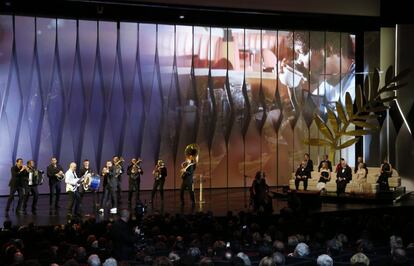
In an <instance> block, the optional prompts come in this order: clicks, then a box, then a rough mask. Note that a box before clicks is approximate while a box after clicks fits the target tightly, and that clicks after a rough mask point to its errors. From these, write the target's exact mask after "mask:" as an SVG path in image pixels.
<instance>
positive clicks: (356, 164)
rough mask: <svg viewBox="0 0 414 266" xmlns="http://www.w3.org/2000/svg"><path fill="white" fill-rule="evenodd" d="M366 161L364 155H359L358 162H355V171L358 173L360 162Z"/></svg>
mask: <svg viewBox="0 0 414 266" xmlns="http://www.w3.org/2000/svg"><path fill="white" fill-rule="evenodd" d="M361 163H364V159H363V158H362V156H358V158H357V160H356V162H355V167H354V173H355V174H356V173H357V171H358V167H359V164H361Z"/></svg>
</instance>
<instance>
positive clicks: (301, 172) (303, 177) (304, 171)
mask: <svg viewBox="0 0 414 266" xmlns="http://www.w3.org/2000/svg"><path fill="white" fill-rule="evenodd" d="M306 166H307V162H306V161H302V162H301V164H300V165H299V167H298V169H297V170H296V173H295V187H296V190H299V183H300V182H301V181H303V189H304V190H307V189H308V178H311V172H310V171H309V168H308V167H306Z"/></svg>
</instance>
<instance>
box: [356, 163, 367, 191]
mask: <svg viewBox="0 0 414 266" xmlns="http://www.w3.org/2000/svg"><path fill="white" fill-rule="evenodd" d="M367 174H368V169H367V167H366V165H365V163H359V165H358V168H357V169H356V171H355V182H356V183H357V184H358V186H359V192H365V191H366V190H367V188H366V184H367Z"/></svg>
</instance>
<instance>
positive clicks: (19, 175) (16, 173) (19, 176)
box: [9, 165, 29, 188]
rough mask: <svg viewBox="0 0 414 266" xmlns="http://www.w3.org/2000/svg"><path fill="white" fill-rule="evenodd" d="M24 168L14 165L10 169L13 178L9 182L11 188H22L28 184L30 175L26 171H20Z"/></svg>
mask: <svg viewBox="0 0 414 266" xmlns="http://www.w3.org/2000/svg"><path fill="white" fill-rule="evenodd" d="M21 169H22V168H19V167H17V165H13V166H12V168H11V169H10V172H11V178H10V181H9V187H11V188H14V187H22V186H24V185H26V184H27V182H28V178H29V173H28V172H27V171H26V170H23V171H20V170H21Z"/></svg>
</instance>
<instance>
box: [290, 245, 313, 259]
mask: <svg viewBox="0 0 414 266" xmlns="http://www.w3.org/2000/svg"><path fill="white" fill-rule="evenodd" d="M293 253H294V254H295V256H296V257H306V256H308V255H309V254H310V251H309V246H308V245H306V244H305V243H303V242H301V243H299V244H297V246H296V248H295V251H294V252H293Z"/></svg>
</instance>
